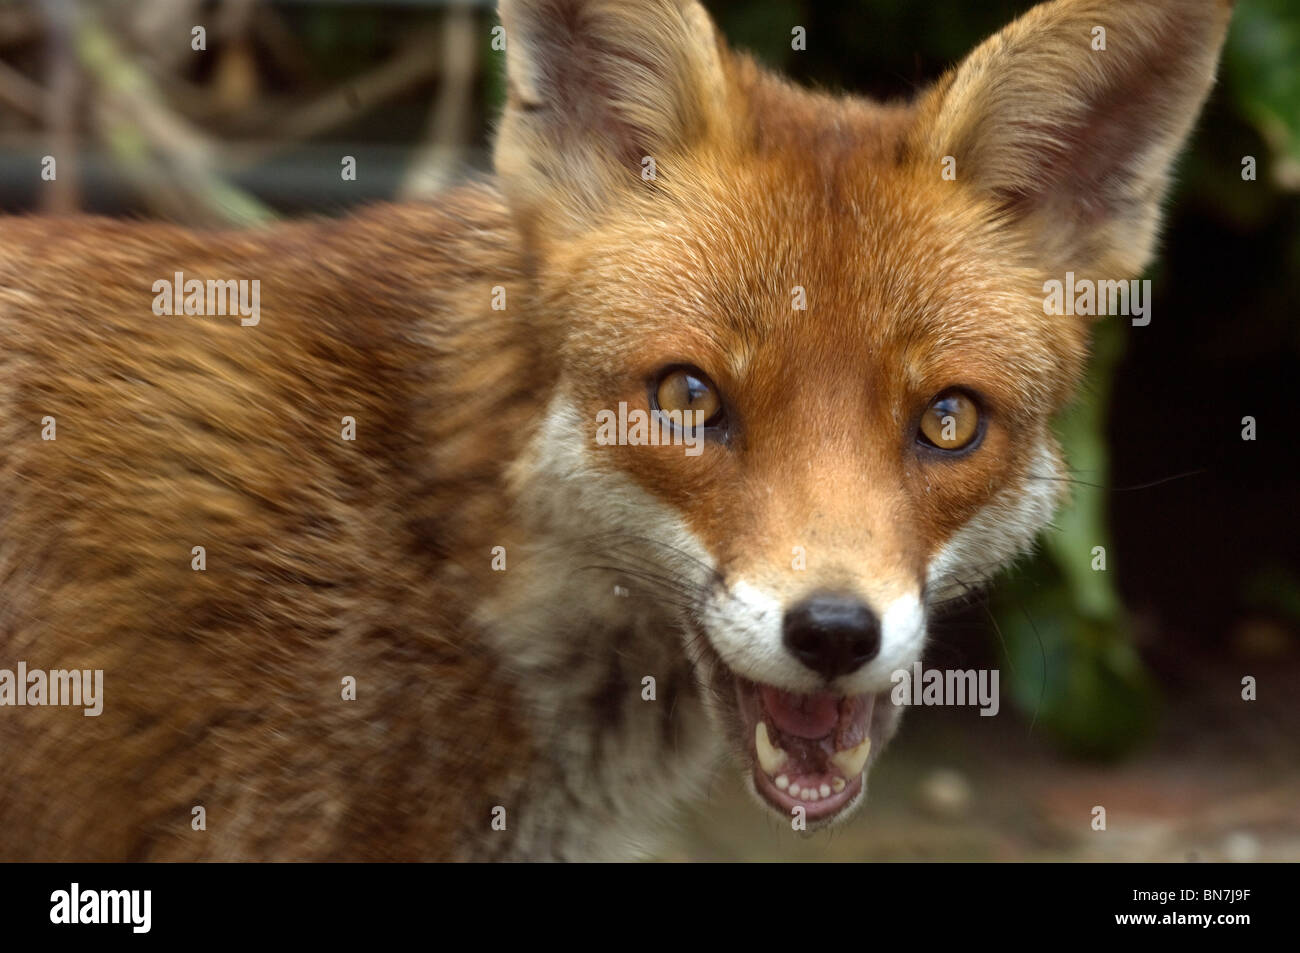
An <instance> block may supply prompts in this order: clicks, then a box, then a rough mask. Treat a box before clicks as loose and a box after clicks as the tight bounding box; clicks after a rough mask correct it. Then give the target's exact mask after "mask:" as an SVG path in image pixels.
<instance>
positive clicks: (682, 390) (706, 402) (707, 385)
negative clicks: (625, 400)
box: [655, 367, 722, 427]
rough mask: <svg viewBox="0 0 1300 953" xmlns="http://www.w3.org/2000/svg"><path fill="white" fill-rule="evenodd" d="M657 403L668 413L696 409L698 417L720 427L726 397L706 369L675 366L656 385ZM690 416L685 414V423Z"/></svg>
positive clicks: (706, 423) (683, 419)
mask: <svg viewBox="0 0 1300 953" xmlns="http://www.w3.org/2000/svg"><path fill="white" fill-rule="evenodd" d="M655 405H656V407H657V408H658V409H659V410H662V411H664V412H665V413H669V414H671V413H673V412H674V411H678V412H680V411H687V410H690V411H696V412H698V414H699V415H698V416H696V417H695V418H694V420H696V421H703V422H704V426H706V427H716V426H717V425H718V424H719V423H720V422H721V420H722V398H721V397H719V396H718V392H717V390H716V389H714V387H713V384H712V382H710V381H709V379H708V378H707V377H705V376H704V373H703V372H702V371H697V370H696V369H695V368H693V367H675V368H671V369H669V370H668V371H666V372H664V375H663V376H662V377H661V378H659V384H658V385H657V386H656V387H655ZM687 420H688V418H687V417H685V416H684V415H683V417H682V421H683V423H685V422H687Z"/></svg>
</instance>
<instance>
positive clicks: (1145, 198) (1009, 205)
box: [911, 0, 1232, 278]
mask: <svg viewBox="0 0 1300 953" xmlns="http://www.w3.org/2000/svg"><path fill="white" fill-rule="evenodd" d="M1231 6H1232V4H1231V0H1123V2H1118V0H1053V2H1051V3H1043V4H1041V5H1039V6H1037V7H1035V8H1033V9H1032V10H1030V11H1029V12H1028V13H1027V14H1025V15H1024V16H1023V17H1021V18H1020V19H1019V20H1017V21H1016V22H1015V23H1013V24H1011V25H1010V26H1009V27H1007V28H1006V29H1004V30H1003V31H1002V32H1001V33H998V34H996V35H995V36H993V37H991V38H990V39H989V40H987V41H986V42H984V43H983V44H981V45H980V46H979V47H978V48H977V49H976V50H975V51H974V52H973V53H972V54H971V55H970V56H969V57H967V59H966V61H965V62H964V63H962V64H961V65H960V66H959V67H958V68H957V69H956V70H955V71H953V72H952V73H950V74H948V75H947V76H946V77H944V79H943V80H941V81H940V82H939V84H938V85H937V86H936V87H935V89H934V90H933V91H932V92H931V93H930V95H929V96H928V98H927V99H926V100H924V101H923V103H922V104H921V106H920V110H919V113H918V121H917V126H916V130H915V132H914V135H913V141H912V143H911V149H912V155H913V157H914V159H915V160H916V161H919V162H921V163H923V164H924V167H925V168H926V169H933V170H934V171H935V175H936V177H937V176H938V175H939V169H940V168H941V167H942V163H943V162H945V161H947V160H952V161H953V162H955V171H956V178H957V181H958V182H959V183H961V182H965V183H967V184H968V185H971V186H972V187H974V188H975V189H976V190H977V191H979V192H981V193H982V194H984V195H985V196H987V197H990V198H992V199H993V200H994V201H995V202H996V203H997V204H998V206H1000V208H1001V209H1002V211H1003V212H1004V213H1005V220H1006V221H1008V222H1010V223H1012V224H1013V225H1014V227H1016V228H1018V229H1019V230H1020V231H1021V234H1022V235H1024V236H1025V237H1026V239H1027V242H1028V244H1029V245H1030V246H1031V247H1032V248H1033V249H1034V250H1035V252H1036V253H1037V254H1038V255H1039V256H1040V257H1041V258H1042V260H1043V261H1044V263H1046V264H1049V265H1050V266H1051V267H1054V268H1055V267H1070V268H1073V269H1074V270H1076V271H1079V272H1093V273H1097V274H1102V275H1108V276H1110V277H1114V278H1119V277H1123V276H1128V275H1133V274H1136V273H1138V272H1140V271H1141V270H1142V269H1143V268H1144V267H1145V266H1146V264H1147V262H1148V261H1149V260H1150V257H1151V253H1152V248H1153V245H1154V243H1155V236H1156V231H1157V227H1158V225H1159V217H1160V202H1161V199H1162V198H1163V196H1164V193H1165V190H1166V187H1167V185H1168V182H1169V175H1170V169H1171V167H1172V164H1173V162H1174V159H1175V157H1176V156H1177V153H1178V150H1179V149H1180V148H1181V146H1182V144H1183V140H1184V139H1186V138H1187V134H1188V132H1189V130H1190V129H1191V127H1192V123H1193V122H1194V121H1195V119H1196V115H1197V113H1198V112H1199V110H1200V107H1201V103H1202V102H1203V101H1204V100H1205V97H1206V94H1207V93H1208V92H1209V90H1210V87H1211V85H1212V84H1213V82H1214V73H1215V67H1216V65H1217V63H1218V58H1219V48H1220V47H1221V46H1222V44H1223V39H1224V36H1225V34H1226V33H1227V28H1228V20H1229V19H1230V16H1231Z"/></svg>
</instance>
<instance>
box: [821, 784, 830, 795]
mask: <svg viewBox="0 0 1300 953" xmlns="http://www.w3.org/2000/svg"><path fill="white" fill-rule="evenodd" d="M821 792H822V797H830V796H831V786H830V785H829V784H823V785H822V787H821Z"/></svg>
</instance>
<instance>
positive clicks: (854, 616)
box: [782, 595, 880, 679]
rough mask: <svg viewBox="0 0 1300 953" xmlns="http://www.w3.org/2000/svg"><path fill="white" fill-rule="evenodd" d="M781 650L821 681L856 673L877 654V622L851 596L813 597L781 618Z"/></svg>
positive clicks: (873, 616) (873, 614) (868, 610)
mask: <svg viewBox="0 0 1300 953" xmlns="http://www.w3.org/2000/svg"><path fill="white" fill-rule="evenodd" d="M782 628H783V634H784V639H785V647H786V648H787V649H789V650H790V651H791V653H793V654H794V656H795V657H796V658H797V659H799V661H801V662H803V664H804V665H807V666H808V667H809V668H810V669H812V670H813V671H814V672H816V673H817V674H819V675H822V676H824V677H825V678H828V679H831V678H836V677H838V676H840V675H847V674H849V673H850V672H856V671H857V670H858V669H860V668H861V667H862V666H863V665H865V664H866V663H867V662H870V661H871V660H872V659H873V658H875V657H876V653H878V652H879V651H880V620H879V619H877V618H876V614H875V613H874V612H872V611H871V607H870V606H868V605H867V604H866V603H864V602H862V601H861V600H860V599H855V598H853V597H851V596H836V595H813V596H810V597H808V598H807V599H805V600H804V601H803V602H800V603H799V604H798V605H796V606H793V607H792V608H791V609H789V610H788V611H787V612H786V614H785V622H784V625H783V627H782Z"/></svg>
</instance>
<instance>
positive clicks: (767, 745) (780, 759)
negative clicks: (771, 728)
mask: <svg viewBox="0 0 1300 953" xmlns="http://www.w3.org/2000/svg"><path fill="white" fill-rule="evenodd" d="M754 750H756V751H757V752H758V764H759V767H761V768H762V769H763V773H764V774H766V775H768V776H769V777H770V776H771V775H774V774H776V772H777V771H779V770H781V765H783V764H785V752H784V751H782V750H781V749H780V748H777V747H775V746H774V745H773V744H772V740H771V739H770V738H768V736H767V725H765V724H764V723H763V722H761V721H760V722H759V723H758V725H757V726H755V728H754Z"/></svg>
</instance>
